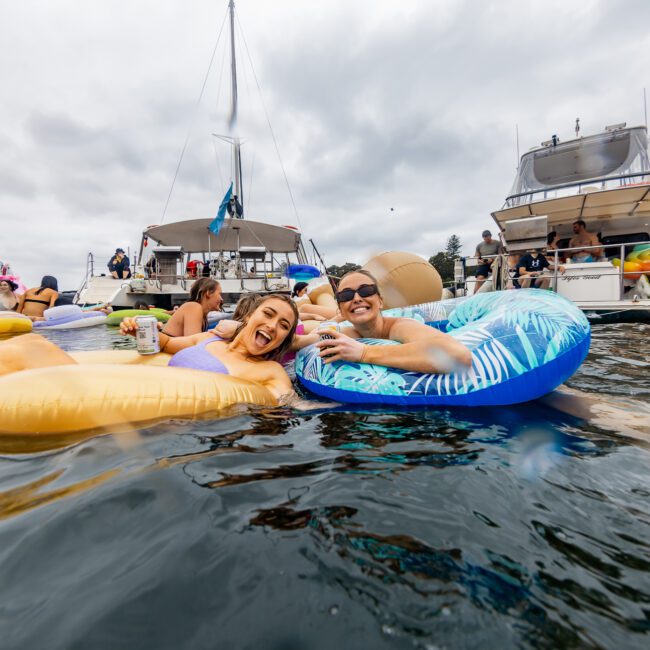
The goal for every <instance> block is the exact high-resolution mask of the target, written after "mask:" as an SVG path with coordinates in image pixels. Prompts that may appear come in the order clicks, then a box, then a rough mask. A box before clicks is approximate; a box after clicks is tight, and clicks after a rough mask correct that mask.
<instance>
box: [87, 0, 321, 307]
mask: <svg viewBox="0 0 650 650" xmlns="http://www.w3.org/2000/svg"><path fill="white" fill-rule="evenodd" d="M234 11H235V3H234V1H233V0H230V2H229V5H228V12H229V16H228V18H229V23H230V30H229V32H230V59H231V61H230V77H231V78H230V82H231V103H230V117H229V125H230V127H231V129H232V128H233V127H234V126H235V125H236V123H237V113H238V101H237V61H236V57H235V14H234ZM218 137H219V138H220V139H222V140H225V141H227V142H228V143H229V144H230V146H231V150H232V160H231V174H232V177H231V178H232V181H231V185H230V188H229V189H228V191H227V192H226V196H225V197H224V200H223V201H222V203H221V205H220V207H219V213H218V216H217V218H216V219H214V218H202V219H191V220H185V221H176V222H173V223H168V224H164V225H155V226H149V227H148V228H147V229H145V230H144V232H143V233H142V241H141V244H140V250H139V253H138V255H137V257H136V260H135V264H133V265H132V273H133V275H132V277H131V278H130V279H128V280H115V279H114V278H112V277H110V275H108V274H107V273H106V269H105V267H104V266H103V260H102V264H101V266H100V268H95V256H94V255H93V254H92V253H89V254H88V258H87V265H86V274H85V278H84V280H83V282H82V285H81V287H80V289H79V291H78V292H77V294H76V302H77V303H79V304H94V303H110V304H112V305H113V306H114V307H117V308H128V307H133V306H134V305H135V303H136V302H139V301H145V302H147V303H149V304H152V305H156V306H158V307H164V308H168V309H169V308H171V307H172V306H174V305H177V304H181V303H183V302H185V301H186V300H187V298H188V295H189V292H190V290H191V287H192V285H193V284H194V282H196V281H197V279H199V278H200V277H211V278H214V279H216V280H218V281H219V282H220V283H221V287H222V294H223V296H224V300H225V303H226V304H234V303H235V302H236V301H237V300H238V299H239V297H240V296H241V295H242V294H244V293H249V292H255V293H266V292H289V291H290V288H291V280H290V279H289V277H288V274H287V268H288V267H289V266H290V265H295V264H301V265H305V264H309V265H312V266H316V267H318V268H319V270H321V271H324V264H323V262H322V259H321V258H320V255H319V253H318V251H317V249H316V247H315V246H314V244H313V242H311V240H310V243H311V252H310V254H309V255H308V254H307V251H306V248H305V246H304V244H303V241H302V237H301V233H300V232H299V231H298V228H296V227H294V226H278V225H272V224H269V223H264V222H262V221H252V220H250V219H248V218H245V204H244V196H243V188H242V162H241V139H240V138H239V137H238V136H237V135H234V134H233V135H229V136H218ZM179 165H180V163H179ZM226 212H227V213H228V216H226Z"/></svg>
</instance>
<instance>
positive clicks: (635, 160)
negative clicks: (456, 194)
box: [510, 127, 650, 204]
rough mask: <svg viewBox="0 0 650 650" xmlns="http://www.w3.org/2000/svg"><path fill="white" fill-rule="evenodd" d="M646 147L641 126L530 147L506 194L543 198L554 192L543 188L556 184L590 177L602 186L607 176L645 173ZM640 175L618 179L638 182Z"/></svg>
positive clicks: (646, 141)
mask: <svg viewBox="0 0 650 650" xmlns="http://www.w3.org/2000/svg"><path fill="white" fill-rule="evenodd" d="M647 147H648V138H647V133H646V130H645V128H644V127H634V128H631V129H622V130H620V131H614V132H607V133H599V134H598V135H593V136H588V137H585V138H580V139H578V140H570V141H569V142H564V143H563V142H560V143H559V144H557V145H555V146H553V145H549V146H547V147H544V148H541V149H534V150H533V151H529V152H528V153H526V154H524V155H523V156H522V157H521V161H520V165H519V169H518V171H517V176H516V178H515V182H514V184H513V186H512V189H511V191H510V196H511V197H512V196H516V195H520V194H525V193H527V192H536V191H543V192H544V197H543V198H552V197H554V196H555V194H549V195H547V191H548V190H550V188H555V187H556V186H565V185H567V184H571V183H576V184H579V183H583V182H585V181H590V180H594V181H595V182H594V183H593V185H594V187H596V188H597V189H605V185H606V184H607V183H606V181H607V179H610V178H619V177H621V176H623V177H626V176H627V175H631V174H638V175H642V174H647V173H648V171H649V169H650V163H649V161H648V151H647ZM644 178H645V177H640V178H638V179H634V178H633V179H632V180H630V179H623V181H622V182H641V181H644ZM619 184H620V183H619ZM553 192H555V193H557V195H558V196H560V195H564V194H567V195H571V194H575V192H576V189H575V186H574V187H573V188H571V189H567V190H566V192H562V190H559V189H556V190H553ZM516 203H517V202H515V204H516Z"/></svg>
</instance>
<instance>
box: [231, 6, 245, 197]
mask: <svg viewBox="0 0 650 650" xmlns="http://www.w3.org/2000/svg"><path fill="white" fill-rule="evenodd" d="M228 9H229V12H230V82H231V103H230V128H231V129H233V128H234V129H236V128H237V61H236V58H235V2H234V0H230V3H229V4H228ZM232 155H233V160H232V166H233V173H234V180H233V183H234V187H233V194H234V195H235V196H236V197H237V199H238V200H239V203H240V204H241V205H242V207H243V203H244V200H243V198H244V197H243V196H242V182H241V151H240V142H239V138H238V137H237V136H236V134H235V135H234V136H233V146H232Z"/></svg>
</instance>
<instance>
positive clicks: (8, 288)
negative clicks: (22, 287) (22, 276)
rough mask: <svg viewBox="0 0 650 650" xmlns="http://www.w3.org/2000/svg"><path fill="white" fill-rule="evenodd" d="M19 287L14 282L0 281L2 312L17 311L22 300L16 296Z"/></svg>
mask: <svg viewBox="0 0 650 650" xmlns="http://www.w3.org/2000/svg"><path fill="white" fill-rule="evenodd" d="M16 289H18V285H17V284H16V283H15V282H14V281H13V280H0V310H2V311H16V310H17V309H18V306H19V305H20V300H19V299H18V297H17V296H16Z"/></svg>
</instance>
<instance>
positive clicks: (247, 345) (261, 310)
mask: <svg viewBox="0 0 650 650" xmlns="http://www.w3.org/2000/svg"><path fill="white" fill-rule="evenodd" d="M297 324H298V312H297V310H296V307H295V305H294V304H293V302H292V301H291V299H290V298H288V297H287V296H282V295H277V294H269V295H267V296H264V297H263V298H260V300H259V304H258V306H257V307H256V309H255V310H253V312H252V313H251V314H249V315H248V316H247V317H246V320H245V322H243V323H240V324H239V326H238V329H237V333H236V335H235V337H234V338H233V339H232V340H231V341H224V340H222V339H220V338H219V337H217V336H215V335H214V334H212V333H208V332H206V333H202V334H194V335H192V336H179V337H175V338H172V337H169V336H166V335H165V334H163V333H162V332H161V334H160V343H161V348H162V350H163V351H164V352H168V353H171V354H173V355H174V356H173V357H172V358H171V359H170V362H169V365H170V366H175V367H179V368H193V369H196V370H207V371H212V372H217V373H220V374H224V375H229V376H231V377H236V378H239V379H245V380H247V381H253V382H257V383H259V384H261V385H262V386H264V387H265V388H266V389H268V390H269V391H270V392H271V393H272V394H273V396H274V397H275V398H276V399H277V400H278V403H282V404H289V403H291V404H294V402H297V401H299V400H298V399H297V396H296V394H295V393H294V391H293V386H292V384H291V380H290V379H289V376H288V375H287V373H286V372H285V370H284V368H283V367H282V366H281V365H280V364H279V363H278V362H277V361H276V359H279V358H281V357H282V356H283V355H284V354H286V352H287V351H288V349H289V347H290V346H291V341H292V339H293V334H294V332H295V331H296V325H297ZM120 330H121V332H122V333H123V334H134V333H135V330H136V321H135V319H133V318H125V319H124V320H123V321H122V323H121V325H120ZM76 363H77V362H76V361H75V360H74V359H73V358H72V357H71V356H70V355H69V354H67V353H66V352H64V351H63V350H62V349H61V348H60V347H58V346H57V345H55V344H54V343H52V342H51V341H49V340H48V339H46V338H45V337H43V336H41V335H40V334H25V335H23V336H19V337H17V338H14V339H10V340H8V341H5V342H2V343H0V375H6V374H9V373H12V372H19V371H21V370H30V369H33V368H46V367H50V366H64V365H71V364H76ZM125 372H128V369H125Z"/></svg>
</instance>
